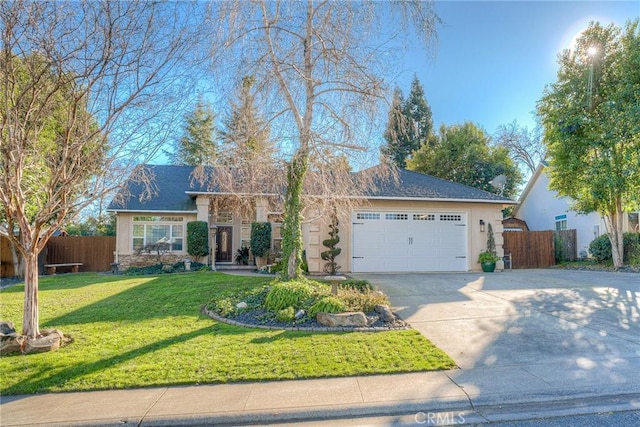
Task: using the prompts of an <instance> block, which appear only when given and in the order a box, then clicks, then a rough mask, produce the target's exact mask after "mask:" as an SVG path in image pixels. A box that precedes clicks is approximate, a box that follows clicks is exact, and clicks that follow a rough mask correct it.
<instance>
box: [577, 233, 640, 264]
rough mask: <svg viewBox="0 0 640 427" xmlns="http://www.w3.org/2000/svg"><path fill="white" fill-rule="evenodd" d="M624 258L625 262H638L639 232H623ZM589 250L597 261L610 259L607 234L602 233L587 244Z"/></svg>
mask: <svg viewBox="0 0 640 427" xmlns="http://www.w3.org/2000/svg"><path fill="white" fill-rule="evenodd" d="M623 242H624V259H623V262H624V263H625V264H627V263H631V264H639V263H640V233H624V235H623ZM589 251H590V252H591V255H593V257H594V258H595V259H596V261H598V262H604V261H610V260H611V259H612V254H611V240H609V235H608V234H603V235H602V236H599V237H597V238H595V239H594V240H593V241H592V242H591V243H590V244H589Z"/></svg>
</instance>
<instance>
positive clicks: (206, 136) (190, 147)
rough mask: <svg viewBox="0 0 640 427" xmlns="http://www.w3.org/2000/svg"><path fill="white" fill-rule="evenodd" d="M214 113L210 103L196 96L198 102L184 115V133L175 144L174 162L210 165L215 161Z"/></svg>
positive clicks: (178, 163)
mask: <svg viewBox="0 0 640 427" xmlns="http://www.w3.org/2000/svg"><path fill="white" fill-rule="evenodd" d="M214 134H215V114H214V113H213V109H212V108H211V104H208V103H206V102H204V101H203V99H202V97H199V98H198V103H197V104H196V106H195V107H194V109H193V111H191V112H190V113H189V114H187V116H186V117H185V124H184V133H183V136H182V137H181V138H180V140H179V141H178V143H177V144H176V150H175V153H174V159H173V162H174V164H177V165H191V166H200V165H206V166H210V165H213V164H215V163H216V160H217V147H216V142H215V139H214Z"/></svg>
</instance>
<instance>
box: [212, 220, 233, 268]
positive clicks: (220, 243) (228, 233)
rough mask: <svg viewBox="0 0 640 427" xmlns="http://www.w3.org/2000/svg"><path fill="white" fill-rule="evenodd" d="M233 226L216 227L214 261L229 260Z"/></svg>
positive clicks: (230, 257)
mask: <svg viewBox="0 0 640 427" xmlns="http://www.w3.org/2000/svg"><path fill="white" fill-rule="evenodd" d="M232 237H233V227H218V231H217V232H216V261H217V262H231V260H232V256H233V254H232V253H231V242H232V241H233V239H232Z"/></svg>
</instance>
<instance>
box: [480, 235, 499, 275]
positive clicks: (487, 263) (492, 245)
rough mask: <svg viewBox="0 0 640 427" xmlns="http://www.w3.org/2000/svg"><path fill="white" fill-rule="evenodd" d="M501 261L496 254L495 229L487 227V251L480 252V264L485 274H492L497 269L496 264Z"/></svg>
mask: <svg viewBox="0 0 640 427" xmlns="http://www.w3.org/2000/svg"><path fill="white" fill-rule="evenodd" d="M499 259H500V257H498V255H497V254H496V241H495V239H494V238H493V227H491V224H488V225H487V249H486V250H484V251H482V252H480V255H478V262H479V263H480V266H481V267H482V271H484V272H485V273H492V272H493V271H495V269H496V262H497V261H498V260H499Z"/></svg>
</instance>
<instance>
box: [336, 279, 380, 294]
mask: <svg viewBox="0 0 640 427" xmlns="http://www.w3.org/2000/svg"><path fill="white" fill-rule="evenodd" d="M340 287H341V288H343V289H355V290H357V291H360V292H368V291H373V286H371V283H369V281H368V280H357V279H349V280H345V281H343V282H342V283H340Z"/></svg>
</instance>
